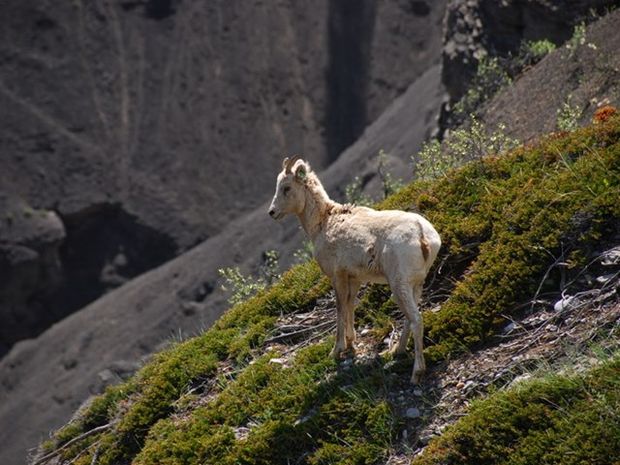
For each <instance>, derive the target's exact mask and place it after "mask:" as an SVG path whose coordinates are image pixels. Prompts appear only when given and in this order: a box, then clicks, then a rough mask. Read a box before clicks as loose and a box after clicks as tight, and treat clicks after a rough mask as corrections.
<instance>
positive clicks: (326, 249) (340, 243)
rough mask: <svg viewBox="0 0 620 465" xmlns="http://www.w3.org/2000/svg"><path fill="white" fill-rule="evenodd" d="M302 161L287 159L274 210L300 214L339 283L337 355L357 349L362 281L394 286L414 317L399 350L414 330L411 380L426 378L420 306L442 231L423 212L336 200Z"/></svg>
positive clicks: (271, 209) (320, 258)
mask: <svg viewBox="0 0 620 465" xmlns="http://www.w3.org/2000/svg"><path fill="white" fill-rule="evenodd" d="M297 158H298V157H295V158H293V159H292V160H289V159H285V160H284V162H283V166H282V171H281V172H280V174H279V175H278V179H277V185H276V193H275V195H274V198H273V201H272V203H271V206H270V207H269V214H270V215H271V216H272V217H273V218H275V219H280V218H282V217H283V216H284V215H286V214H289V213H293V214H296V215H297V216H298V217H299V220H300V221H301V224H302V226H303V228H304V230H305V231H306V233H307V234H308V236H309V237H310V239H311V240H312V243H313V245H314V256H315V258H316V260H317V262H318V263H319V266H320V267H321V269H322V270H323V272H324V273H325V274H326V275H327V276H329V278H330V279H331V281H332V285H333V287H334V289H335V291H336V302H337V308H338V315H337V330H336V345H335V347H334V350H333V352H332V353H333V355H334V356H335V357H340V354H341V353H342V352H344V351H347V350H353V342H354V340H355V329H354V327H353V310H354V300H355V297H356V294H357V292H358V290H359V287H360V285H361V284H363V283H366V282H373V283H387V284H389V285H390V288H391V290H392V293H393V295H394V299H395V300H396V302H397V304H398V306H399V308H400V309H401V310H402V312H403V313H404V314H405V316H406V317H407V320H408V322H409V324H405V327H404V329H403V333H402V336H401V338H400V341H399V342H398V344H397V346H395V347H394V348H393V351H394V352H397V353H402V352H404V351H405V350H406V348H407V342H408V340H409V335H410V333H413V336H414V344H415V364H414V368H413V374H412V376H411V381H412V382H413V383H418V382H419V381H420V378H421V376H422V374H423V372H424V371H425V368H426V366H425V362H424V354H423V340H422V338H423V324H422V316H421V314H420V311H419V309H418V305H419V301H420V297H421V294H422V286H423V284H424V280H425V278H426V275H427V274H428V271H429V269H430V267H431V265H432V263H433V261H434V260H435V258H436V257H437V253H438V252H439V248H440V247H441V239H440V237H439V234H438V233H437V231H435V228H433V226H432V225H431V224H430V223H429V222H428V221H427V220H426V219H425V218H424V217H422V216H420V215H417V214H415V213H408V212H404V211H398V210H389V211H377V210H373V209H372V208H366V207H356V206H352V205H342V204H339V203H337V202H334V201H333V200H331V199H330V198H329V197H328V195H327V193H326V192H325V189H324V188H323V186H322V185H321V182H320V181H319V179H318V178H317V176H316V175H315V174H314V173H313V172H312V171H311V169H310V166H309V165H308V163H306V162H305V161H303V160H298V159H297Z"/></svg>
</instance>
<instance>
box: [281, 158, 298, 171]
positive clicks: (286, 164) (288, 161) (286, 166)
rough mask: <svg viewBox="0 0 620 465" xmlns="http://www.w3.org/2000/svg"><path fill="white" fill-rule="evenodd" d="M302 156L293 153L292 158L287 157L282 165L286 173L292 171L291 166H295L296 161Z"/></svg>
mask: <svg viewBox="0 0 620 465" xmlns="http://www.w3.org/2000/svg"><path fill="white" fill-rule="evenodd" d="M300 159H301V156H299V155H293V156H292V157H291V158H290V159H289V158H285V159H284V162H283V163H282V165H283V166H284V170H285V172H286V173H290V172H291V168H292V167H293V165H294V164H295V162H296V161H297V160H300Z"/></svg>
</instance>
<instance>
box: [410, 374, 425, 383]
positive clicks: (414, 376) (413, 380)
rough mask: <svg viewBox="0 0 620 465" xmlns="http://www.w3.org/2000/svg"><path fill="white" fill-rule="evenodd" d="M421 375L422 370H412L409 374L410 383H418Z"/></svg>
mask: <svg viewBox="0 0 620 465" xmlns="http://www.w3.org/2000/svg"><path fill="white" fill-rule="evenodd" d="M422 376H424V372H423V371H418V372H415V371H414V372H413V374H412V375H411V384H413V385H414V386H415V385H418V384H420V383H421V382H422Z"/></svg>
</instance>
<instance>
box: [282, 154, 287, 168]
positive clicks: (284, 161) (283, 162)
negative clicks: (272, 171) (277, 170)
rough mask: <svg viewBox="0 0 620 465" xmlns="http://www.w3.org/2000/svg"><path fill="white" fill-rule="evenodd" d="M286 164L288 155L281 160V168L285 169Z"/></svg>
mask: <svg viewBox="0 0 620 465" xmlns="http://www.w3.org/2000/svg"><path fill="white" fill-rule="evenodd" d="M287 165H288V157H286V158H285V159H284V160H282V170H286V166H287Z"/></svg>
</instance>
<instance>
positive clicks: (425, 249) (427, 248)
mask: <svg viewBox="0 0 620 465" xmlns="http://www.w3.org/2000/svg"><path fill="white" fill-rule="evenodd" d="M418 231H419V234H420V237H419V239H420V249H421V250H422V256H423V257H424V261H425V262H427V261H428V257H429V255H430V254H431V245H430V244H429V243H428V240H427V239H426V237H425V236H424V230H423V229H422V224H421V223H420V222H419V221H418Z"/></svg>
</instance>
